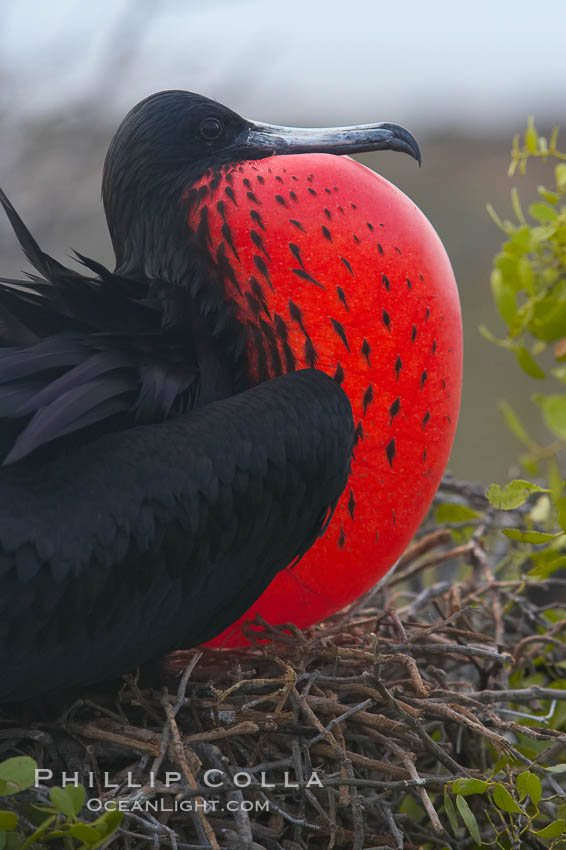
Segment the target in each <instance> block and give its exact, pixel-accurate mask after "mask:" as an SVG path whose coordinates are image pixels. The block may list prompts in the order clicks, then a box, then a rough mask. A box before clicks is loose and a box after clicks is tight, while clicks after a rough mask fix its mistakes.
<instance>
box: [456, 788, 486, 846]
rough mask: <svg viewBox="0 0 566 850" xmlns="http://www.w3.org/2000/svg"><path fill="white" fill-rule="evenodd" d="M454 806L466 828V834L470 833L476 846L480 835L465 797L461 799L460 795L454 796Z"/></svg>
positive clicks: (479, 842)
mask: <svg viewBox="0 0 566 850" xmlns="http://www.w3.org/2000/svg"><path fill="white" fill-rule="evenodd" d="M456 806H457V807H458V811H459V812H460V814H461V816H462V820H463V821H464V823H465V824H466V827H467V828H468V832H469V833H470V835H471V836H472V838H473V839H474V841H475V842H476V844H481V835H480V829H479V826H478V822H477V820H476V818H475V815H474V813H473V812H472V810H471V809H470V807H469V805H468V801H467V800H466V798H465V797H462V795H461V794H457V795H456Z"/></svg>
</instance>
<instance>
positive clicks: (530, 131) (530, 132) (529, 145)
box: [525, 115, 538, 153]
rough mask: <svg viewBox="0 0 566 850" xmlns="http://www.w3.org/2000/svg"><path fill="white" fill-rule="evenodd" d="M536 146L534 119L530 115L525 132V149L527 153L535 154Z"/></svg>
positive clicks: (536, 134)
mask: <svg viewBox="0 0 566 850" xmlns="http://www.w3.org/2000/svg"><path fill="white" fill-rule="evenodd" d="M537 145H538V133H537V131H536V128H535V124H534V119H533V116H532V115H531V116H530V117H529V122H528V124H527V129H526V131H525V147H526V149H527V150H528V152H529V153H536V150H537Z"/></svg>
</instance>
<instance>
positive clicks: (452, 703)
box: [0, 481, 566, 850]
mask: <svg viewBox="0 0 566 850" xmlns="http://www.w3.org/2000/svg"><path fill="white" fill-rule="evenodd" d="M441 498H442V499H443V500H444V501H446V500H447V499H451V500H455V501H457V502H464V503H466V504H468V505H469V504H472V505H473V506H475V507H476V508H478V509H479V511H480V516H479V518H478V519H476V520H470V521H466V522H465V523H460V524H456V526H457V527H449V528H438V527H434V528H433V529H432V530H430V528H428V529H427V528H426V527H425V528H423V530H422V532H421V535H420V536H419V537H418V539H417V540H416V541H415V542H414V543H413V545H412V547H411V548H410V549H409V551H408V552H407V553H406V554H405V555H404V557H403V558H402V560H401V562H400V563H399V565H398V567H397V569H396V571H395V572H394V573H393V574H391V575H390V576H389V577H388V578H387V580H386V581H385V582H384V583H383V584H382V585H381V586H380V587H379V588H378V589H377V590H376V591H374V593H373V594H372V595H371V596H370V597H368V598H367V599H366V600H365V601H364V602H363V603H360V604H358V605H357V606H355V607H354V608H352V609H350V610H349V611H348V612H346V613H342V614H340V615H339V616H336V617H335V618H333V619H331V620H329V621H327V622H325V623H323V624H321V625H319V626H317V627H316V628H313V629H312V630H311V631H310V632H308V633H302V632H300V631H298V630H297V629H295V628H294V627H293V626H289V625H284V626H280V627H277V628H275V627H270V626H268V625H267V624H259V626H258V627H257V628H256V627H254V628H252V629H251V630H250V637H251V640H252V641H253V644H254V645H253V646H252V647H250V648H249V649H246V650H239V651H237V652H227V651H226V652H223V651H210V650H207V651H204V652H201V651H196V650H191V651H188V652H186V653H176V654H175V655H174V656H172V657H171V659H170V660H171V666H174V667H176V668H177V669H178V670H180V671H181V670H182V669H184V670H185V672H184V673H181V672H179V673H178V674H177V676H176V677H175V676H173V675H172V676H171V686H170V689H169V690H167V689H166V688H164V689H162V690H161V691H155V690H153V691H152V690H140V689H139V688H138V686H137V684H136V682H135V680H134V679H132V678H129V679H127V680H126V683H125V685H124V687H123V688H122V689H121V691H120V692H119V693H118V694H117V695H114V696H113V697H112V698H111V699H108V698H105V699H101V700H100V701H98V700H95V699H90V700H86V699H85V700H81V701H79V702H78V703H76V704H75V705H74V706H72V708H71V709H70V710H68V711H67V712H66V713H65V714H64V716H62V717H61V718H60V719H59V720H58V721H57V722H47V723H34V724H32V725H31V726H29V728H14V718H11V719H10V718H6V719H4V720H3V721H2V723H1V725H0V745H1V746H0V758H6V757H7V756H9V755H10V756H12V755H15V754H22V753H25V754H28V755H31V756H33V757H34V758H35V759H36V760H37V761H38V763H39V764H40V765H41V766H42V767H46V768H50V769H52V770H53V772H54V779H53V781H54V782H58V784H60V774H61V771H63V770H64V771H67V772H75V771H79V773H80V775H81V778H82V781H83V782H84V783H85V784H86V785H88V786H89V794H90V795H91V796H96V797H97V798H99V799H100V800H102V801H105V800H109V799H115V798H117V797H119V798H120V799H121V800H122V801H125V803H124V806H125V809H126V817H125V819H124V821H123V823H122V826H121V828H120V830H119V833H118V834H117V835H116V836H115V837H114V839H113V843H112V847H116V848H131V850H134V848H146V847H160V846H170V847H174V848H175V847H176V848H187V850H188V849H189V848H192V850H196V848H198V850H204V849H205V848H213V850H218V848H230V850H243V848H248V850H261V848H265V850H306V848H308V850H322V848H325V850H326V848H328V849H329V850H332V848H348V850H362V848H363V849H364V850H365V848H374V850H375V848H392V847H394V848H403V847H404V848H406V850H411V848H417V847H422V846H426V847H434V846H438V847H446V846H452V847H473V846H475V844H474V842H473V840H472V839H471V838H470V836H469V834H468V833H467V832H466V831H465V829H464V828H463V826H462V831H461V832H460V834H459V835H456V836H455V835H454V834H452V835H450V827H449V824H448V821H447V819H446V812H445V809H444V804H443V795H442V792H443V790H444V788H445V787H446V786H447V783H451V782H452V781H454V780H456V779H458V778H463V777H468V778H470V777H480V778H485V777H486V776H488V775H490V773H491V772H492V768H493V765H494V763H495V762H496V761H497V759H498V757H499V756H501V755H505V756H507V767H506V768H505V769H504V770H503V774H501V776H502V777H503V778H502V781H503V782H505V781H506V778H507V779H508V780H510V781H511V780H512V776H513V774H514V773H515V774H516V773H517V772H518V771H521V770H525V769H529V770H530V771H532V772H534V773H536V774H537V775H538V776H539V777H540V779H541V781H542V782H543V785H544V789H545V793H546V795H547V797H548V799H549V800H551V799H553V794H554V795H555V794H556V793H558V792H560V786H559V785H558V780H559V779H560V775H559V774H558V775H557V777H556V778H555V779H553V778H552V774H551V775H550V776H549V774H548V773H546V772H545V769H544V768H545V766H547V765H548V764H549V763H553V762H554V763H559V762H560V761H563V760H564V756H565V755H566V733H565V732H564V731H563V730H564V725H563V724H562V727H560V724H556V723H554V724H553V723H552V717H551V716H552V712H551V709H552V710H554V709H553V708H552V707H553V706H554V708H555V707H556V705H558V706H559V707H561V706H562V705H563V701H564V700H566V691H564V690H561V689H559V688H558V689H557V688H556V686H555V684H554V687H553V682H554V683H555V682H556V680H559V679H560V675H562V676H563V677H564V672H563V670H562V673H560V669H559V667H560V665H563V662H564V658H565V655H566V653H565V643H564V641H563V633H564V621H562V622H560V621H557V622H556V623H555V624H554V625H553V626H552V627H551V628H549V623H548V620H547V619H544V617H543V615H542V611H543V610H544V611H548V610H549V609H551V608H552V607H553V606H558V604H559V594H560V593H561V592H562V593H563V592H564V584H566V582H564V581H563V580H562V581H561V580H560V579H554V580H549V581H547V582H546V583H545V582H542V583H541V586H540V587H539V588H537V589H536V592H537V593H540V594H542V595H541V597H540V598H536V595H535V597H533V596H532V594H531V595H529V594H525V582H524V581H523V580H522V579H521V578H520V577H517V578H500V577H499V576H498V572H497V568H498V565H499V564H501V562H502V559H503V558H505V557H506V550H505V543H504V538H502V537H501V535H500V534H499V532H497V533H496V527H497V525H498V524H499V523H501V522H502V521H504V520H502V519H501V516H500V515H499V516H497V515H495V514H494V513H493V512H492V511H491V510H490V509H489V508H487V506H486V504H485V502H484V501H483V497H482V496H481V491H480V490H479V489H478V488H474V487H471V486H470V485H460V484H458V483H457V482H453V481H452V482H451V481H448V482H446V483H445V486H444V490H443V492H442V494H441ZM463 525H465V526H466V529H469V528H470V527H473V533H472V532H471V531H470V532H469V533H468V534H467V535H464V537H463V538H461V539H458V538H457V539H456V540H454V533H455V532H456V533H457V534H458V533H460V532H461V531H462V528H461V527H460V526H463ZM453 526H454V524H453ZM490 535H491V536H490ZM489 541H491V543H490V546H487V542H489ZM502 541H503V542H502ZM549 588H550V589H551V592H552V596H551V598H550V599H549V598H548V596H547V595H546V596H545V594H547V592H548V590H549ZM562 604H563V605H564V603H562ZM543 625H544V630H543V628H542V626H543ZM260 626H261V627H262V628H260ZM260 638H261V639H262V640H261V641H260ZM265 638H269V641H268V642H262V641H263V639H265ZM531 674H533V675H534V674H536V676H537V678H536V679H533V678H532V677H531V678H530V679H529V676H530V675H531ZM532 681H536V684H531V683H530V682H532ZM517 682H518V683H519V684H516V683H517ZM549 706H550V708H549ZM557 726H558V728H556V727H557ZM526 740H528V741H531V742H534V743H533V752H532V753H531V754H530V755H525V752H526V750H525V746H524V742H525V741H526ZM206 771H209V773H208V774H207V773H206ZM167 772H169V776H167ZM313 776H314V777H315V778H314V779H313ZM501 776H500V778H501ZM208 783H213V785H214V787H212V786H211V784H208ZM110 784H112V785H115V786H118V787H117V788H109V787H108V786H109V785H110ZM132 786H138V787H132ZM47 790H48V789H45V788H41V787H40V788H39V789H35V791H34V792H33V793H35V794H36V797H39V799H41V797H42V794H43V795H44V796H45V794H46V793H47ZM470 802H471V803H472V808H473V802H472V801H471V800H470ZM181 803H183V806H181ZM187 803H190V806H189V805H187ZM543 804H544V799H543V803H541V804H540V805H541V806H542V805H543ZM548 805H549V806H550V807H551V808H550V809H549V811H548V818H550V819H551V818H552V817H553V816H554V817H555V816H556V812H555V811H554V809H552V806H553V805H554V804H553V803H552V802H550V803H548ZM191 809H192V810H191ZM93 817H94V815H93ZM87 819H88V818H87ZM527 845H532V846H540V847H543V846H548V842H547V843H546V844H545V843H541V842H540V841H539V842H538V845H537V839H536V838H534V837H532V836H531V837H530V838H529V839H528V840H527V841H526V843H525V846H527ZM521 846H522V845H521Z"/></svg>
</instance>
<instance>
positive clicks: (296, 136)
mask: <svg viewBox="0 0 566 850" xmlns="http://www.w3.org/2000/svg"><path fill="white" fill-rule="evenodd" d="M236 144H238V146H240V145H241V147H242V148H243V149H244V150H248V151H250V153H252V155H254V154H255V156H260V157H264V156H271V155H275V154H293V153H332V154H354V153H364V152H365V151H381V150H391V151H401V152H402V153H408V154H409V156H412V157H413V159H416V160H417V162H418V164H419V165H420V164H421V150H420V148H419V143H418V142H417V140H416V139H415V137H414V136H413V134H412V133H409V131H408V130H405V128H404V127H400V126H399V125H398V124H383V123H380V124H358V125H357V126H356V125H354V126H352V127H279V126H278V125H277V124H261V123H259V122H255V121H248V126H247V127H246V129H245V130H243V131H242V132H241V133H240V135H239V136H238V138H237V140H236Z"/></svg>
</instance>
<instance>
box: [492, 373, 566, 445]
mask: <svg viewBox="0 0 566 850" xmlns="http://www.w3.org/2000/svg"><path fill="white" fill-rule="evenodd" d="M565 368H566V367H565ZM499 409H500V410H501V412H502V413H503V417H504V419H505V423H506V425H507V427H508V428H509V430H510V431H511V433H512V434H513V436H515V437H517V439H518V440H520V441H521V443H523V444H524V445H525V446H527V447H528V448H533V446H534V445H535V441H534V440H533V438H532V437H531V436H530V435H529V433H528V431H527V429H526V428H525V426H524V425H523V423H522V422H521V420H520V419H519V417H518V416H517V414H516V413H515V411H514V410H513V408H512V407H511V405H510V404H509V403H508V402H506V401H502V402H500V403H499Z"/></svg>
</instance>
